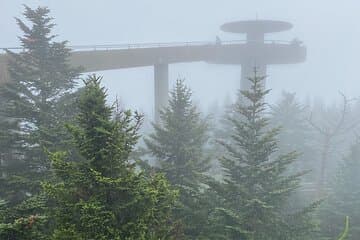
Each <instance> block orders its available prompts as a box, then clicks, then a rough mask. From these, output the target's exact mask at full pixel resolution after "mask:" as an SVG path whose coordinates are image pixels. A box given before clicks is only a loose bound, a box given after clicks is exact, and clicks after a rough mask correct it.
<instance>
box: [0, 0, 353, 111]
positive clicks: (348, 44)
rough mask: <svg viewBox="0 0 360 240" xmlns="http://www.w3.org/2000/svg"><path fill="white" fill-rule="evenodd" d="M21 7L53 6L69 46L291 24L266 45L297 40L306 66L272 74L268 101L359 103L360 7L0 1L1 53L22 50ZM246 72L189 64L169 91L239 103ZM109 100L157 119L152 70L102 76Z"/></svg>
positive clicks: (250, 1) (322, 1) (276, 2)
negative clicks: (231, 26) (342, 97)
mask: <svg viewBox="0 0 360 240" xmlns="http://www.w3.org/2000/svg"><path fill="white" fill-rule="evenodd" d="M22 4H27V5H29V6H31V7H35V6H38V5H41V6H48V7H49V8H50V10H51V15H52V16H53V17H54V18H55V23H56V24H57V26H56V28H55V33H57V34H59V38H58V39H59V40H69V41H70V44H71V45H89V44H116V43H143V42H172V41H198V40H209V41H214V40H215V36H216V35H218V36H220V38H222V39H229V40H230V39H240V38H243V36H237V35H235V34H228V33H223V32H221V31H220V29H219V26H220V25H222V24H223V23H225V22H228V21H233V20H252V19H255V18H256V16H258V18H259V19H271V20H282V21H289V22H291V23H292V24H293V25H294V28H293V29H292V30H290V31H288V32H284V33H276V34H272V35H268V36H266V38H267V39H276V40H292V39H293V38H298V39H300V40H302V41H303V42H304V43H305V45H306V46H307V50H308V56H307V60H306V62H305V63H301V64H295V65H280V66H270V67H269V69H268V75H269V77H268V80H267V87H268V88H271V89H273V91H272V93H271V96H270V97H269V101H274V100H276V99H277V98H278V96H279V94H280V93H281V91H282V90H286V91H290V92H297V94H298V96H299V97H300V98H305V97H322V98H324V99H325V100H326V101H327V102H332V101H334V100H335V99H337V97H338V92H339V91H341V92H344V93H345V94H346V95H348V96H349V97H358V96H359V95H360V84H359V81H360V76H359V74H358V68H359V67H360V66H359V63H360V1H359V0H344V1H340V0H247V1H244V0H222V1H218V0H91V1H90V0H22V1H20V0H0V28H1V34H0V36H1V37H0V47H12V46H18V45H19V43H18V40H17V36H19V35H20V34H21V33H20V32H19V29H18V27H17V26H16V24H15V21H14V17H22V16H21V13H22V11H23V7H22ZM240 70H241V69H240V66H239V67H237V66H222V65H210V64H207V63H187V64H176V65H171V66H170V82H171V84H172V83H173V82H174V81H175V79H176V78H177V77H182V78H185V79H186V82H187V83H188V85H190V87H191V88H192V89H193V91H194V98H195V99H196V101H197V102H198V103H200V104H201V105H202V106H204V107H206V106H207V105H209V104H211V103H213V102H215V101H219V102H220V103H221V102H222V101H223V99H224V98H225V96H227V95H229V96H234V94H235V93H236V89H237V88H238V87H239V85H240ZM101 74H102V75H104V84H105V85H106V86H107V87H108V88H109V94H110V98H114V96H115V94H117V95H119V97H120V99H121V100H122V101H123V102H124V104H125V105H126V106H129V107H132V108H137V109H139V110H142V111H144V112H146V113H151V112H152V99H153V70H152V68H150V67H147V68H135V69H126V70H116V71H107V72H102V73H101Z"/></svg>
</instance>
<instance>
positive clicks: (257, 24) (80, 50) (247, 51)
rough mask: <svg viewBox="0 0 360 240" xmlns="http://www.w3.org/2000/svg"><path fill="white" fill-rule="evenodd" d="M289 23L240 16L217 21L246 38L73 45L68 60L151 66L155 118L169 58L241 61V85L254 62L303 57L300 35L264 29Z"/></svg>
mask: <svg viewBox="0 0 360 240" xmlns="http://www.w3.org/2000/svg"><path fill="white" fill-rule="evenodd" d="M291 27H292V25H291V24H289V23H286V22H278V21H265V20H255V21H239V22H232V23H227V24H224V25H222V26H221V29H222V30H223V31H225V32H232V33H237V34H246V36H247V38H246V40H245V41H227V42H222V41H221V40H220V39H217V40H216V41H214V42H186V43H157V44H129V45H102V46H79V47H73V50H74V51H73V52H72V54H71V57H70V62H71V64H72V65H74V66H82V67H83V68H84V72H96V71H103V70H111V69H121V68H134V67H143V66H154V94H155V119H156V121H158V120H159V114H158V113H159V111H160V109H161V108H162V107H164V106H166V104H167V101H168V87H169V86H168V72H169V64H175V63H183V62H200V61H203V62H208V63H215V64H226V65H229V64H230V65H241V67H242V73H241V83H240V86H241V88H242V89H248V88H249V82H248V81H247V77H249V76H251V74H252V71H253V69H254V67H255V66H256V67H257V68H258V72H259V74H261V75H265V74H266V66H267V65H271V64H294V63H299V62H303V61H305V58H306V48H305V46H303V45H302V44H301V43H300V42H298V41H292V42H286V41H272V40H267V39H265V34H267V33H272V32H278V31H284V30H287V29H290V28H291ZM6 58H7V56H6V55H5V54H2V55H1V54H0V83H1V82H4V81H8V79H9V75H8V73H7V70H6Z"/></svg>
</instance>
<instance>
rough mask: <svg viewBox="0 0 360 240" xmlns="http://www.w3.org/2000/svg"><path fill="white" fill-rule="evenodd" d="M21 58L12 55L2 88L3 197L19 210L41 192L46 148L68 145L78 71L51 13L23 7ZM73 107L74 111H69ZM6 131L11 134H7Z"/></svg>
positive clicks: (0, 145)
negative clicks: (64, 127)
mask: <svg viewBox="0 0 360 240" xmlns="http://www.w3.org/2000/svg"><path fill="white" fill-rule="evenodd" d="M24 7H25V11H24V17H25V19H26V22H24V21H23V20H21V19H18V18H17V19H16V21H17V24H18V26H19V27H20V29H21V30H22V32H23V36H22V37H20V38H19V39H20V42H21V46H22V48H23V50H22V51H21V52H18V53H16V52H11V51H7V54H8V57H9V63H8V70H9V74H10V78H11V80H10V81H9V82H7V83H6V84H4V85H2V86H0V99H1V100H2V104H1V106H0V119H1V121H2V123H6V124H2V125H1V131H0V132H1V133H0V147H1V150H2V151H1V152H2V154H1V168H2V169H1V170H2V176H0V177H1V179H0V184H1V188H2V192H1V194H0V196H1V197H3V198H4V199H6V200H8V202H9V204H10V205H13V206H14V205H16V204H18V203H20V202H21V201H22V200H24V199H26V197H27V196H30V195H33V194H34V193H36V192H38V190H39V189H40V188H39V183H40V181H41V179H43V178H45V176H46V173H47V169H48V168H49V162H47V156H46V154H45V153H44V151H43V150H44V148H47V149H51V148H52V147H53V146H54V145H57V146H59V145H60V144H62V142H63V141H64V138H65V137H64V134H63V131H62V127H61V126H62V125H63V124H64V122H65V121H67V120H69V119H71V118H72V116H73V114H74V111H73V112H71V113H70V114H69V112H65V111H64V109H65V108H64V107H63V106H64V104H65V105H70V103H71V102H73V101H72V100H71V99H73V98H72V91H73V88H74V86H75V79H76V78H77V76H78V73H79V69H75V68H72V67H71V66H70V65H69V56H70V49H68V48H67V47H66V44H67V42H66V41H63V42H55V41H54V37H55V35H52V33H51V31H52V28H53V27H54V24H53V23H52V18H51V17H49V9H48V8H43V7H38V8H36V9H31V8H29V7H28V6H24ZM68 107H71V106H68ZM5 128H6V129H5Z"/></svg>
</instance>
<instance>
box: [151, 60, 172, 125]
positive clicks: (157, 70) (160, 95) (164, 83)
mask: <svg viewBox="0 0 360 240" xmlns="http://www.w3.org/2000/svg"><path fill="white" fill-rule="evenodd" d="M154 83H155V85H154V90H155V92H154V98H155V122H156V123H159V122H160V110H161V109H163V108H164V107H166V106H167V104H168V101H169V65H168V64H157V65H154Z"/></svg>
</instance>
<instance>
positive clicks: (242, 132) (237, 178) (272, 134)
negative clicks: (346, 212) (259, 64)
mask: <svg viewBox="0 0 360 240" xmlns="http://www.w3.org/2000/svg"><path fill="white" fill-rule="evenodd" d="M263 80H264V77H259V76H258V75H257V73H256V71H255V75H254V77H252V78H249V81H250V82H251V89H250V90H248V91H241V95H240V96H239V98H238V99H239V100H238V102H237V103H236V104H235V106H234V110H233V114H232V116H231V117H230V119H229V120H230V122H231V124H232V132H231V141H228V142H226V143H223V145H224V147H225V148H226V152H227V154H226V155H225V156H224V157H223V158H222V159H221V164H222V167H223V171H224V180H223V182H222V183H220V184H213V186H212V188H213V189H214V191H216V192H217V194H218V196H219V198H220V205H219V206H218V208H217V209H216V211H215V213H214V214H212V218H213V219H214V220H213V221H215V224H214V229H215V231H216V233H214V234H216V235H217V239H251V240H282V239H284V240H285V239H299V240H300V239H301V240H303V239H309V238H308V235H309V234H310V233H311V232H312V227H313V226H312V224H311V221H310V219H311V217H310V214H311V213H312V211H313V209H314V207H315V206H316V204H314V205H312V206H309V207H308V208H306V209H301V210H300V211H298V212H293V213H289V212H288V211H285V208H286V204H287V202H288V198H289V197H290V196H291V195H292V194H293V193H294V192H295V190H296V189H298V187H299V182H300V177H301V176H302V175H303V173H296V174H292V175H288V174H287V171H288V169H289V167H290V166H291V165H292V164H293V163H294V162H295V160H296V157H297V154H296V152H290V153H287V154H278V141H277V136H278V134H279V128H273V129H271V128H270V127H269V119H268V118H267V117H266V115H265V110H266V103H265V101H264V98H265V96H266V95H267V94H268V93H269V90H264V87H263ZM219 233H221V234H219Z"/></svg>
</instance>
